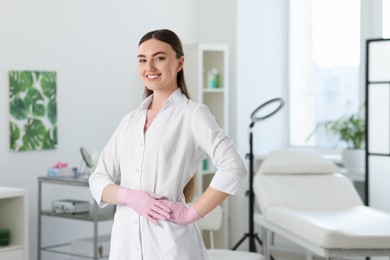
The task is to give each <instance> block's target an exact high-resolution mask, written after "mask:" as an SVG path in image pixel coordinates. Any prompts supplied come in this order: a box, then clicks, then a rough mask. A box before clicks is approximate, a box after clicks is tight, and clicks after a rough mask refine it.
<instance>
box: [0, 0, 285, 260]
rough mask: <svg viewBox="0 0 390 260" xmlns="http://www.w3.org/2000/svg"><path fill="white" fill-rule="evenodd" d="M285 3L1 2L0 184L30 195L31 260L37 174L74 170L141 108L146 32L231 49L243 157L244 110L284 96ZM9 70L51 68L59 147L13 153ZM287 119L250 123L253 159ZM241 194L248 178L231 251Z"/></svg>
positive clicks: (276, 140) (236, 133)
mask: <svg viewBox="0 0 390 260" xmlns="http://www.w3.org/2000/svg"><path fill="white" fill-rule="evenodd" d="M285 2H287V1H286V0H277V1H265V0H247V1H236V0H233V1H222V0H202V1H196V0H169V1H160V0H152V1H147V2H142V1H138V2H135V1H126V0H117V1H111V2H107V1H103V0H80V1H72V0H70V1H52V0H35V1H22V0H2V1H0V32H1V36H0V37H1V41H0V57H1V58H0V86H1V87H0V89H1V93H0V105H1V108H0V120H1V122H3V123H2V124H1V125H0V136H1V142H0V144H1V146H0V166H1V167H2V173H0V185H1V186H16V187H23V188H26V189H27V190H28V195H29V214H30V218H29V219H30V220H29V224H30V259H31V260H33V259H36V237H37V233H36V232H37V230H36V223H37V177H38V176H41V175H45V174H46V169H47V167H48V166H50V165H52V164H54V163H56V162H57V161H65V162H68V163H69V164H70V165H72V166H78V165H79V163H80V160H81V157H80V154H79V147H80V146H81V145H83V146H85V147H87V148H88V149H89V150H91V151H92V150H101V149H102V147H103V146H104V144H105V143H106V141H107V139H108V138H109V137H110V135H111V134H112V132H113V131H114V129H115V128H116V126H117V124H118V122H119V120H120V118H121V117H122V116H123V115H124V114H125V113H127V112H128V111H129V110H131V109H134V108H135V107H136V106H137V105H138V103H139V102H140V101H141V99H142V91H143V87H142V84H141V82H140V81H139V79H138V75H137V72H136V63H135V55H136V49H137V43H138V40H139V38H140V37H141V36H142V35H143V34H144V33H145V32H147V31H149V30H152V29H156V28H170V29H173V30H174V31H176V32H177V33H178V34H179V36H180V37H181V38H182V40H183V42H184V43H193V42H211V43H228V44H229V46H230V61H231V65H230V71H231V76H230V77H231V78H230V82H231V86H230V87H231V91H232V93H231V113H232V116H231V120H230V124H231V125H230V135H231V136H232V137H233V139H235V140H237V147H238V149H239V151H240V153H241V154H242V156H243V157H244V156H245V153H247V152H248V139H247V136H248V135H247V127H248V125H249V115H250V113H251V112H252V111H253V109H254V108H256V107H257V106H258V105H259V104H260V103H262V102H264V101H266V100H268V99H269V98H273V97H276V96H285V90H284V85H285V74H286V72H285V68H284V64H285V63H284V62H285V60H284V57H285V53H284V44H285V43H286V38H285V27H284V26H285V19H286V14H285V9H286V6H285ZM13 69H14V70H54V71H57V76H58V79H57V92H58V95H57V102H58V104H57V105H58V107H57V110H58V129H59V130H58V149H56V150H50V151H38V152H19V153H15V152H10V151H9V148H8V147H9V141H8V139H9V130H8V113H9V108H8V78H7V76H8V75H7V73H8V70H13ZM284 116H285V112H283V113H280V114H279V115H278V116H275V117H274V118H272V119H269V121H266V122H264V123H259V124H258V125H256V126H255V132H254V137H255V140H256V141H255V143H256V144H255V151H256V153H257V154H265V153H266V152H268V151H269V150H271V149H273V148H276V147H279V146H284V145H285V144H286V140H285V139H286V138H285V136H286V135H285V128H286V124H284V123H283V122H284ZM246 189H247V181H245V183H244V186H243V187H242V189H241V192H240V194H238V195H237V196H234V197H232V198H231V202H232V203H231V205H232V207H231V223H232V230H231V244H232V245H233V244H234V243H235V242H237V240H238V239H239V238H240V237H241V236H242V235H243V233H244V232H247V231H248V228H247V216H246V214H247V198H246V197H245V196H244V193H245V190H246ZM49 192H51V194H52V195H53V196H54V195H57V193H59V192H60V191H58V190H49ZM243 213H244V214H243ZM51 224H52V225H53V226H54V225H55V223H51ZM58 228H62V229H64V227H58ZM65 228H66V227H65ZM245 248H246V247H245Z"/></svg>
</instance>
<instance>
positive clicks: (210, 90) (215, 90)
mask: <svg viewBox="0 0 390 260" xmlns="http://www.w3.org/2000/svg"><path fill="white" fill-rule="evenodd" d="M203 92H204V93H224V92H225V89H224V88H203Z"/></svg>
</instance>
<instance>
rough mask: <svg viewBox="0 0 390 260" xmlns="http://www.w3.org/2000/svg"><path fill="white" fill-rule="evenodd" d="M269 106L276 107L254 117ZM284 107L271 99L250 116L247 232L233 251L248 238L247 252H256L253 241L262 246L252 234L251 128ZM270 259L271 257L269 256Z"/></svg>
mask: <svg viewBox="0 0 390 260" xmlns="http://www.w3.org/2000/svg"><path fill="white" fill-rule="evenodd" d="M271 104H278V106H277V107H276V108H275V109H273V110H272V111H271V112H268V113H266V114H265V115H263V116H256V114H258V112H259V111H261V110H263V109H264V108H265V107H267V106H268V105H271ZM283 105H284V102H283V100H282V99H281V98H274V99H271V100H269V101H267V102H265V103H263V104H261V105H260V106H259V107H258V108H256V109H255V110H254V111H253V112H252V114H251V123H250V125H249V153H248V154H247V155H246V158H249V190H248V191H247V192H246V193H245V195H246V196H248V197H249V232H248V233H245V234H244V236H243V237H242V238H241V239H240V241H238V242H237V244H236V245H235V246H234V247H233V250H236V249H237V248H238V247H239V246H240V244H241V243H242V242H244V240H245V239H246V238H249V251H250V252H256V251H257V250H256V243H255V240H257V241H258V242H259V244H260V245H261V246H262V244H263V243H262V241H261V240H260V238H259V236H258V235H257V233H255V232H254V229H255V226H254V220H253V214H254V206H255V194H254V192H253V176H254V169H253V163H254V162H253V159H254V156H253V134H252V128H253V126H254V125H255V123H257V122H259V121H263V120H265V119H267V118H269V117H271V116H273V115H274V114H275V113H276V112H278V111H279V110H280V109H281V108H282V107H283ZM271 259H273V257H272V256H271Z"/></svg>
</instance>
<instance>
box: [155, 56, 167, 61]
mask: <svg viewBox="0 0 390 260" xmlns="http://www.w3.org/2000/svg"><path fill="white" fill-rule="evenodd" d="M156 60H157V61H158V60H165V57H162V56H158V57H156Z"/></svg>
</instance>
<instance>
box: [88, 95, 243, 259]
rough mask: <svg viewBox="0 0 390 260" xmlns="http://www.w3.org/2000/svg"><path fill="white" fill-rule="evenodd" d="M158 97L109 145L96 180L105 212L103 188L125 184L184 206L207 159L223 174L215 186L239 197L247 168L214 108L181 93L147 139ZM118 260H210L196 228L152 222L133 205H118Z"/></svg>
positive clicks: (114, 246)
mask: <svg viewBox="0 0 390 260" xmlns="http://www.w3.org/2000/svg"><path fill="white" fill-rule="evenodd" d="M151 101H152V96H149V97H148V98H146V99H145V100H144V101H143V102H142V103H141V105H140V106H139V108H138V109H137V110H135V111H132V112H130V113H129V114H127V115H126V116H125V117H124V118H123V119H122V121H121V122H120V124H119V126H118V128H117V130H116V131H115V133H114V134H113V136H112V137H111V139H110V141H109V142H108V143H107V145H106V146H105V148H104V150H103V151H102V154H101V156H100V159H99V162H98V165H97V167H96V169H95V171H94V172H93V174H92V175H91V176H90V178H89V183H90V189H91V193H92V195H93V197H94V198H95V200H96V201H97V202H98V204H99V205H100V206H101V207H104V206H105V205H106V203H104V202H103V201H102V200H101V198H102V192H103V189H104V188H105V187H106V186H107V185H108V184H112V183H114V182H115V181H116V180H119V179H120V185H121V186H123V187H127V188H130V189H134V190H144V191H149V192H153V193H156V194H158V195H162V196H164V197H166V198H167V199H169V200H173V201H179V200H182V199H183V197H184V195H183V188H184V187H185V185H186V183H187V182H188V181H189V180H190V179H191V178H192V176H193V175H194V174H195V172H196V171H197V170H198V167H199V165H200V163H201V161H202V159H203V158H204V157H205V154H206V153H207V154H208V155H209V156H210V158H211V160H212V162H213V164H214V165H215V166H216V168H217V170H216V173H215V175H214V177H213V179H212V182H211V184H210V187H212V188H214V189H216V190H219V191H223V192H226V193H229V194H235V193H236V192H237V191H238V188H239V186H240V185H241V183H242V181H243V179H244V177H245V175H246V168H245V165H244V162H243V160H242V158H241V157H240V156H239V154H238V153H237V150H236V148H235V146H234V144H233V142H232V140H231V139H230V138H229V137H228V136H226V135H225V134H224V133H223V131H222V129H221V128H220V127H219V126H218V124H217V123H216V121H215V118H214V117H213V116H212V115H211V113H210V111H209V109H208V107H207V106H205V105H203V104H199V103H196V102H194V101H191V100H189V99H187V97H186V96H185V95H184V94H182V92H181V90H180V89H177V90H176V91H175V92H174V93H173V94H172V95H171V96H170V97H169V99H168V100H167V101H166V102H165V103H164V106H163V108H162V109H161V111H160V112H159V113H158V114H157V116H156V118H155V119H154V121H153V123H152V124H151V125H150V127H149V128H148V130H147V131H146V133H144V126H145V120H146V113H147V109H148V106H149V104H150V102H151ZM110 259H111V260H178V259H180V260H205V259H208V257H207V254H206V250H205V246H204V243H203V240H202V237H201V235H200V233H199V230H198V228H197V227H196V224H195V223H192V224H189V225H178V224H175V223H172V222H168V221H159V222H158V224H157V225H155V224H153V223H151V222H149V221H148V220H147V219H146V218H144V217H142V216H140V215H139V214H138V213H136V212H135V211H133V210H132V209H131V208H130V207H128V206H118V207H117V211H116V213H115V217H114V224H113V228H112V234H111V249H110Z"/></svg>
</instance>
